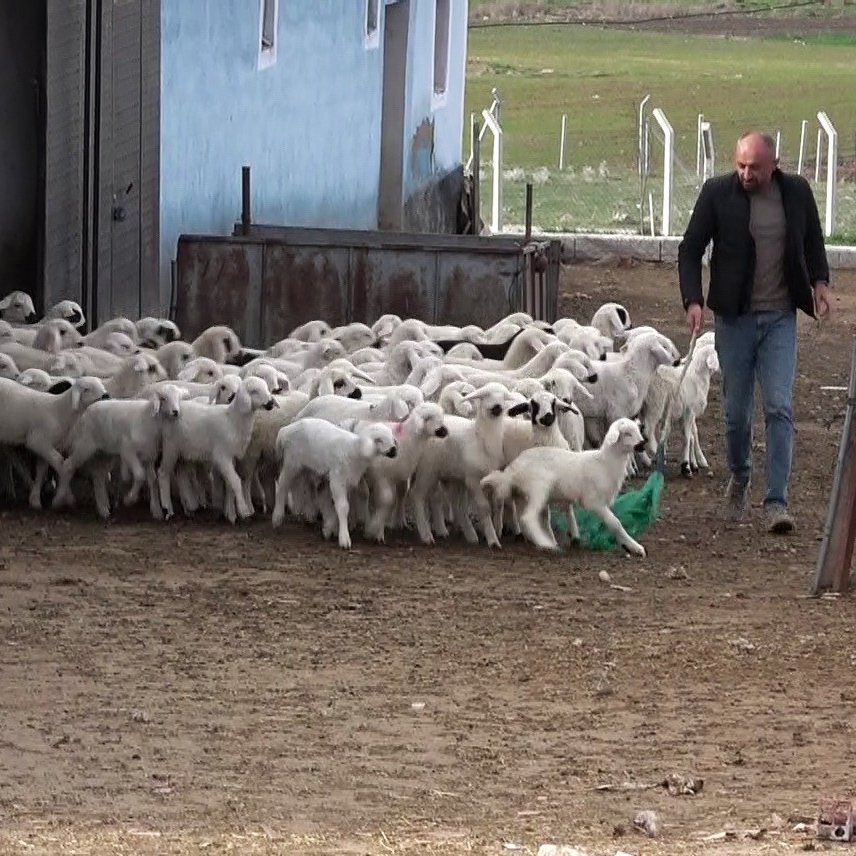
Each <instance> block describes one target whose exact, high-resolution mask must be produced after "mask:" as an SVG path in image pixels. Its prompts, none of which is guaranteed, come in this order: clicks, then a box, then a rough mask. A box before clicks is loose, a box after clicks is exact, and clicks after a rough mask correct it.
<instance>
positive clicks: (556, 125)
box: [464, 25, 856, 236]
mask: <svg viewBox="0 0 856 856" xmlns="http://www.w3.org/2000/svg"><path fill="white" fill-rule="evenodd" d="M854 42H856V39H854V37H853V36H852V35H851V34H830V35H829V36H814V37H810V38H807V39H801V40H800V41H795V40H793V39H784V38H781V37H779V38H772V39H763V40H762V39H749V38H723V37H719V36H696V35H685V34H682V33H659V32H647V31H644V32H643V31H630V30H620V29H614V28H602V27H597V26H578V25H555V26H553V25H549V26H515V27H497V28H485V29H481V28H471V29H470V33H469V60H468V75H467V99H466V105H467V106H466V109H467V114H468V115H469V112H471V111H474V112H476V113H477V114H480V112H481V110H482V108H484V107H487V106H488V105H489V104H490V101H491V89H492V88H493V87H496V88H497V89H498V90H499V92H500V94H501V96H502V100H503V107H502V124H503V128H504V131H505V166H506V169H508V170H512V173H511V174H510V176H509V179H510V180H509V181H508V182H506V190H505V192H506V199H505V208H506V209H507V215H508V221H509V222H513V223H520V222H522V200H523V194H524V190H523V188H524V185H525V182H526V181H527V180H534V181H535V183H536V189H535V198H536V218H535V219H536V225H538V226H540V227H541V228H562V229H568V228H571V229H585V228H598V229H608V228H614V227H618V228H628V229H631V230H632V229H633V228H634V226H635V225H637V224H638V221H639V209H638V202H639V189H638V180H637V179H636V178H635V164H636V139H637V136H636V126H637V109H638V104H639V101H640V99H641V98H642V97H643V96H644V95H646V94H648V93H650V95H651V107H661V108H662V109H663V110H664V111H665V113H666V115H667V116H668V117H669V119H670V120H671V122H672V124H673V126H674V128H675V132H676V137H677V147H678V154H679V158H680V159H681V161H682V166H680V167H679V168H678V171H677V177H676V181H677V183H678V185H679V187H682V188H684V190H685V192H684V196H685V197H687V198H686V199H685V201H684V202H683V203H681V205H682V207H683V209H687V210H685V211H683V213H681V212H679V216H678V217H677V223H676V225H677V227H678V228H679V229H682V228H683V221H682V220H681V217H685V216H686V214H688V209H689V207H691V205H692V201H693V199H694V196H695V184H694V175H693V173H694V171H695V146H696V121H697V115H698V113H700V112H701V113H704V115H705V118H707V119H708V120H710V121H711V123H712V126H713V131H714V139H715V143H716V147H717V171H722V170H724V169H727V168H728V167H729V166H730V158H731V152H732V150H733V145H734V141H735V140H736V138H737V137H738V136H739V134H740V133H741V132H742V131H743V130H745V129H748V128H750V127H760V128H762V129H765V130H769V131H771V132H775V131H777V130H780V131H781V133H782V161H783V165H785V166H786V167H790V168H793V166H794V165H795V163H796V158H797V150H798V145H799V132H800V121H801V120H802V119H808V120H809V122H810V125H809V135H808V136H809V140H810V145H809V150H808V156H809V158H810V159H812V160H813V158H814V149H815V134H816V128H817V123H816V120H815V116H816V113H817V111H818V110H825V111H826V112H827V113H828V114H829V116H830V118H831V119H832V120H833V122H835V123H836V125H837V128H838V132H839V145H840V148H841V153H842V157H847V158H849V159H850V160H852V159H853V157H854V153H856V137H854V134H856V109H854V100H853V98H854V96H853V93H854V91H856V45H854ZM563 113H567V114H568V147H567V154H566V163H567V164H568V165H569V167H570V169H569V170H568V171H567V172H566V173H561V174H558V173H557V166H558V153H559V130H560V125H561V116H562V114H563ZM467 124H468V123H467ZM486 142H487V143H488V145H487V146H486V149H485V151H484V154H483V161H485V160H489V157H490V145H489V141H486ZM464 149H465V152H468V151H469V132H468V131H467V132H466V133H465V145H464ZM652 156H653V158H654V159H655V161H656V159H657V158H658V157H659V158H662V154H661V150H660V149H659V148H657V147H656V146H655V147H654V149H653V152H652ZM539 168H540V169H539ZM536 170H538V172H535V171H536ZM655 173H656V169H655ZM806 174H807V173H806ZM851 178H852V176H851ZM654 189H655V191H656V182H655V184H654ZM485 193H486V194H487V193H489V189H488V188H487V186H486V185H485ZM847 195H849V197H851V198H850V200H849V201H848V200H847V199H846V198H844V197H845V196H847ZM576 197H579V199H578V200H577V199H576ZM852 197H853V185H852V183H851V184H847V185H845V186H844V188H843V193H842V195H841V196H840V203H841V204H840V205H839V210H840V212H841V218H840V227H839V229H838V231H841V232H844V233H846V234H848V235H849V234H853V235H854V236H856V210H854V211H853V212H852V213H850V209H851V208H853V209H856V203H854V202H853V200H852ZM484 199H485V211H487V210H488V209H487V204H488V197H487V196H485V197H484ZM571 200H573V201H574V205H575V210H571V209H570V208H569V205H568V204H567V203H568V202H570V201H571ZM820 201H822V200H820ZM586 204H588V205H589V206H590V207H591V208H592V211H593V213H592V214H591V215H588V214H586V212H585V211H581V210H578V206H579V205H586ZM586 217H589V218H590V219H591V218H593V219H594V220H597V222H591V223H589V224H586V223H585V222H584V221H585V219H586ZM673 231H674V229H673Z"/></svg>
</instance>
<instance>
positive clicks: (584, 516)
mask: <svg viewBox="0 0 856 856" xmlns="http://www.w3.org/2000/svg"><path fill="white" fill-rule="evenodd" d="M663 481H664V480H663V473H662V472H661V471H660V470H659V469H658V470H655V471H654V472H653V473H651V475H650V476H648V481H646V482H645V484H644V485H643V486H642V487H641V488H639V489H638V490H630V491H627V492H626V493H622V494H620V495H619V496H618V497H616V500H615V502H614V503H613V504H612V510H613V512H615V516H616V517H617V518H618V519H619V520H620V521H621V525H622V526H623V527H624V528H625V529H626V530H627V534H628V535H630V537H631V538H634V539H635V538H638V537H639V536H640V535H641V534H642V533H643V532H644V531H645V530H646V529H647V528H648V527H649V526H650V525H651V524H652V523H653V522H654V521H655V520H656V519H657V517H658V516H659V514H660V501H661V499H662V496H663ZM574 516H575V517H576V518H577V525H578V526H579V530H580V543H581V545H582V546H583V547H585V548H586V549H588V550H617V549H620V545H619V544H618V542H617V541H616V540H615V536H614V535H613V534H612V532H610V531H609V529H607V528H606V526H605V525H604V522H603V521H602V520H601V519H600V518H599V517H598V516H597V515H596V514H592V513H591V512H590V511H587V510H586V509H585V508H575V509H574ZM550 522H551V523H552V524H553V531H554V532H556V534H557V535H558V534H559V533H561V534H563V535H564V536H565V538H566V539H567V538H569V537H570V536H569V534H568V515H567V513H566V512H565V511H564V510H561V509H558V508H554V509H552V510H551V512H550Z"/></svg>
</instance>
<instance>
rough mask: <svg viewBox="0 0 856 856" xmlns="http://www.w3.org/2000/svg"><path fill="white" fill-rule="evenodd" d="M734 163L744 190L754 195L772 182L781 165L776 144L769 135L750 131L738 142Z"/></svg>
mask: <svg viewBox="0 0 856 856" xmlns="http://www.w3.org/2000/svg"><path fill="white" fill-rule="evenodd" d="M734 161H735V164H736V166H737V175H738V176H739V178H740V183H741V184H742V185H743V189H744V190H745V191H747V192H748V193H753V192H754V191H756V190H759V189H761V188H763V187H765V186H766V185H768V184H769V183H770V181H771V180H772V177H773V172H774V170H775V169H776V167H777V166H778V163H779V161H778V158H777V157H776V143H775V141H774V140H773V138H772V137H771V136H770V135H769V134H761V133H759V132H757V131H750V132H749V133H748V134H744V135H743V136H742V137H741V138H740V139H739V140H738V141H737V149H736V151H735V153H734Z"/></svg>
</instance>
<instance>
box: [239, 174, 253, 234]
mask: <svg viewBox="0 0 856 856" xmlns="http://www.w3.org/2000/svg"><path fill="white" fill-rule="evenodd" d="M252 222H253V218H252V214H251V212H250V168H249V167H248V166H242V167H241V234H242V235H249V234H250V225H251V224H252Z"/></svg>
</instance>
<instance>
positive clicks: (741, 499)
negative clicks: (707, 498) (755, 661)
mask: <svg viewBox="0 0 856 856" xmlns="http://www.w3.org/2000/svg"><path fill="white" fill-rule="evenodd" d="M748 512H749V482H739V481H737V480H736V479H735V478H734V476H732V477H731V478H730V479H729V480H728V487H727V488H726V490H725V515H726V517H727V518H728V520H730V521H731V522H732V523H739V522H740V521H741V520H745V519H746V515H747V514H748Z"/></svg>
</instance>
